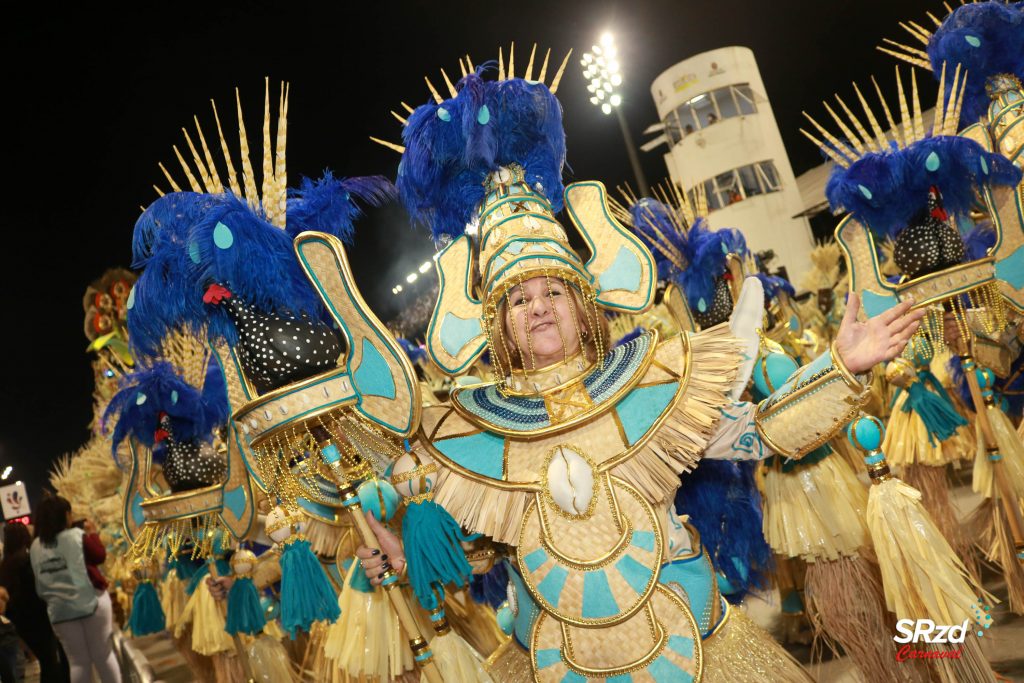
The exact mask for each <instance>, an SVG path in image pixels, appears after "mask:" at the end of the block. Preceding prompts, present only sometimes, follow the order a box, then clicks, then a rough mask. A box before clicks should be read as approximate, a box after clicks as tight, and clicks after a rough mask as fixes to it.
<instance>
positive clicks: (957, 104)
mask: <svg viewBox="0 0 1024 683" xmlns="http://www.w3.org/2000/svg"><path fill="white" fill-rule="evenodd" d="M966 90H967V71H966V70H965V71H964V77H963V79H961V81H960V92H958V93H951V94H952V95H953V96H954V97H955V98H956V99H955V100H954V101H953V121H952V123H953V132H954V133H956V130H957V128H959V127H960V110H961V108H962V107H963V106H964V93H965V92H966ZM942 95H943V93H939V97H942Z"/></svg>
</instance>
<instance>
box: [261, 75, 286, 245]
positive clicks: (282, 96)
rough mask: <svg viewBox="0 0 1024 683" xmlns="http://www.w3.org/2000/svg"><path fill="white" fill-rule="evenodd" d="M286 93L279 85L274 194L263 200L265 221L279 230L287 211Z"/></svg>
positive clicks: (284, 87) (283, 87)
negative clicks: (265, 214)
mask: <svg viewBox="0 0 1024 683" xmlns="http://www.w3.org/2000/svg"><path fill="white" fill-rule="evenodd" d="M288 91H289V86H288V84H287V83H284V82H282V83H281V90H280V93H279V98H278V105H277V143H276V147H275V149H274V194H273V196H272V197H270V198H267V197H264V198H263V205H264V210H265V211H266V213H267V219H268V220H269V221H270V222H271V223H272V224H274V225H276V226H277V227H279V228H283V227H285V212H286V211H287V209H288V173H287V166H286V155H285V148H286V145H287V142H288Z"/></svg>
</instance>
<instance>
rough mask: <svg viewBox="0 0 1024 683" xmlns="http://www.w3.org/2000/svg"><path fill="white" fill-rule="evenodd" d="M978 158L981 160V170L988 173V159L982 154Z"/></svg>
mask: <svg viewBox="0 0 1024 683" xmlns="http://www.w3.org/2000/svg"><path fill="white" fill-rule="evenodd" d="M978 160H979V161H981V172H982V173H984V174H985V175H988V160H987V159H985V157H984V156H979V157H978Z"/></svg>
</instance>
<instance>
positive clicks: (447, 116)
mask: <svg viewBox="0 0 1024 683" xmlns="http://www.w3.org/2000/svg"><path fill="white" fill-rule="evenodd" d="M437 118H439V119H441V120H442V121H445V122H448V121H451V120H452V115H451V113H449V111H448V110H447V109H445V108H444V107H438V108H437Z"/></svg>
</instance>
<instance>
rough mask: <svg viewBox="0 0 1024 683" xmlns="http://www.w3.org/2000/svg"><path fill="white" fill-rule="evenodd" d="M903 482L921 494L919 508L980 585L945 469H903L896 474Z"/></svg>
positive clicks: (974, 557)
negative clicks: (920, 506) (928, 517)
mask: <svg viewBox="0 0 1024 683" xmlns="http://www.w3.org/2000/svg"><path fill="white" fill-rule="evenodd" d="M900 474H901V478H902V479H903V482H904V483H905V484H907V485H908V486H912V487H914V488H915V489H917V490H918V491H920V492H921V505H923V506H924V509H925V510H926V511H927V512H928V514H929V515H930V516H931V518H932V521H933V522H935V526H936V528H938V530H939V532H940V533H941V534H942V537H943V538H945V539H946V541H947V542H949V545H950V546H951V547H952V548H953V550H955V551H956V554H957V555H958V556H959V557H960V559H961V560H962V561H963V563H964V566H965V567H966V568H967V571H968V572H970V575H971V577H972V578H973V579H974V581H975V582H977V583H979V584H980V583H981V568H980V567H979V566H978V556H977V551H976V548H975V545H974V543H973V542H972V541H971V540H970V539H969V538H968V537H967V534H965V533H964V529H963V527H962V526H961V524H960V519H959V517H958V515H957V510H956V507H955V506H954V505H953V500H952V498H951V496H950V487H949V477H948V476H947V474H946V467H945V466H940V467H931V466H929V465H906V466H905V467H904V468H903V471H902V472H901V473H900Z"/></svg>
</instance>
